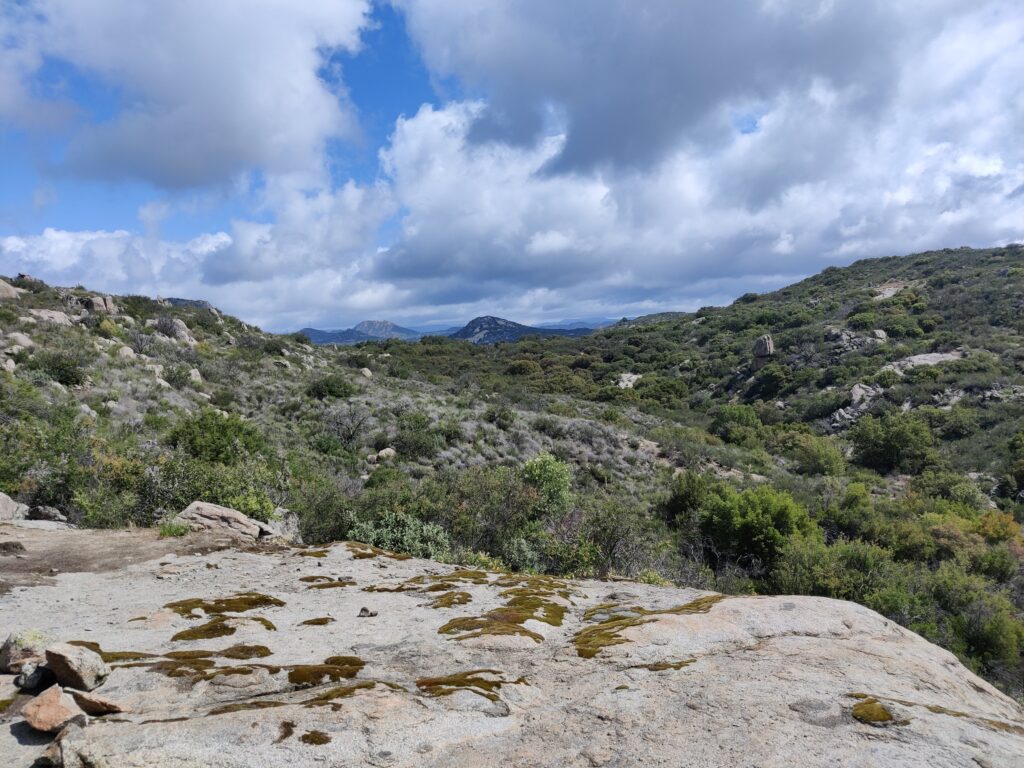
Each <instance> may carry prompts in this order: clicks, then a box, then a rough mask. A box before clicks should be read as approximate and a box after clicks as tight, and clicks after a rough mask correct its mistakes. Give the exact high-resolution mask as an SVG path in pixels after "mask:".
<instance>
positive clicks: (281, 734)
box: [274, 720, 295, 744]
mask: <svg viewBox="0 0 1024 768" xmlns="http://www.w3.org/2000/svg"><path fill="white" fill-rule="evenodd" d="M293 733H295V723H293V722H292V721H291V720H282V721H281V725H280V726H279V729H278V734H277V739H276V740H275V741H274V743H275V744H280V743H281V742H282V741H284V740H285V739H288V738H291V735H292V734H293Z"/></svg>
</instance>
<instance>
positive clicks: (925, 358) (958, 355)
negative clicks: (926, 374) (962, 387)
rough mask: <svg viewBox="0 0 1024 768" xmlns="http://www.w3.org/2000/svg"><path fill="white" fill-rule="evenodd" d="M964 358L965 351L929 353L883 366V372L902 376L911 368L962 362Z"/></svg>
mask: <svg viewBox="0 0 1024 768" xmlns="http://www.w3.org/2000/svg"><path fill="white" fill-rule="evenodd" d="M964 356H965V355H964V351H963V350H962V349H955V350H953V351H952V352H928V353H926V354H923V355H911V356H910V357H905V358H903V359H902V360H896V361H894V362H891V363H889V364H888V365H883V366H882V370H883V371H895V372H896V373H897V374H899V375H900V376H902V375H903V374H904V373H906V372H907V371H909V370H910V369H911V368H918V367H920V366H922V365H938V364H939V363H949V362H952V361H954V360H961V359H963V357H964Z"/></svg>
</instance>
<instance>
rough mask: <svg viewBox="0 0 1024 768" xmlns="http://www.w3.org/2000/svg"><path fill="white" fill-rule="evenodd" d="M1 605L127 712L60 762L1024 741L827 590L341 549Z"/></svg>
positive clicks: (633, 759) (948, 665) (993, 701)
mask: <svg viewBox="0 0 1024 768" xmlns="http://www.w3.org/2000/svg"><path fill="white" fill-rule="evenodd" d="M61 535H64V536H71V535H83V536H84V535H85V532H68V533H62V534H61ZM363 608H366V609H367V611H365V612H363V613H369V614H374V613H375V614H376V615H370V616H364V617H362V618H361V617H360V613H361V609H363ZM0 615H2V616H3V617H4V619H5V622H4V623H5V626H4V629H5V630H7V631H14V630H19V629H29V628H32V629H37V630H40V631H42V632H45V633H46V634H47V635H50V636H52V637H55V638H57V639H60V640H62V641H64V642H72V643H81V644H85V645H86V647H90V648H92V649H93V650H96V651H97V652H99V653H100V654H101V655H102V656H103V658H104V660H105V661H106V662H107V663H108V664H109V665H110V667H111V668H112V672H111V674H110V677H109V678H108V679H107V681H106V682H105V683H104V685H103V686H101V687H100V688H98V689H97V690H96V691H95V694H96V695H98V696H102V697H104V698H105V699H109V700H110V701H113V702H117V703H118V705H119V706H120V707H121V708H123V709H125V710H127V711H125V712H121V713H112V714H110V715H106V716H103V717H93V718H90V722H89V723H88V725H86V726H85V727H83V728H80V729H78V728H76V729H73V730H72V731H71V732H69V733H68V734H66V736H65V738H64V739H63V740H62V741H61V743H60V745H59V751H60V753H61V754H62V756H63V760H64V764H65V765H66V766H97V767H100V766H102V767H104V768H106V767H107V766H110V767H111V768H112V767H113V766H117V767H118V768H122V767H125V768H132V767H135V766H138V767H139V768H141V767H142V766H146V768H152V767H154V766H156V767H159V766H174V767H175V768H183V767H185V766H204V767H210V766H215V767H216V766H221V767H223V768H229V767H230V768H235V767H236V766H237V768H243V767H244V768H252V767H254V766H280V765H289V766H324V765H330V766H365V765H375V766H437V767H438V768H440V767H441V766H445V767H446V768H448V767H451V766H456V767H458V766H490V765H501V766H579V767H581V768H582V767H584V766H688V765H692V766H792V765H800V766H887V765H900V766H905V765H921V766H950V767H952V766H973V767H974V768H977V766H993V767H995V766H1019V765H1021V756H1022V755H1024V713H1022V711H1021V708H1020V707H1019V706H1018V705H1017V704H1016V703H1015V702H1013V701H1012V700H1011V699H1009V698H1007V697H1006V696H1004V695H1002V694H1001V693H999V692H998V691H997V690H995V689H994V688H993V687H992V686H990V685H989V684H988V683H986V682H984V681H983V680H981V679H980V678H978V677H976V676H975V675H973V674H971V673H970V672H969V671H968V670H966V669H965V668H964V667H963V666H962V665H961V664H960V663H959V662H958V661H957V660H956V659H955V658H954V657H953V656H952V655H951V654H949V653H947V652H946V651H944V650H942V649H940V648H937V647H936V646H934V645H931V644H929V643H927V642H926V641H924V640H923V639H921V638H920V637H918V636H917V635H915V634H913V633H911V632H909V631H907V630H905V629H903V628H901V627H899V626H897V625H896V624H893V623H892V622H890V621H888V620H886V619H884V618H883V617H881V616H879V615H878V614H875V613H873V612H872V611H869V610H867V609H865V608H863V607H861V606H858V605H855V604H852V603H845V602H839V601H834V600H827V599H824V598H814V597H724V596H720V595H715V594H712V593H707V592H701V591H697V590H691V589H682V588H665V587H655V586H650V585H643V584H634V583H630V582H600V581H570V580H560V579H550V578H545V577H527V576H518V575H513V574H498V573H487V572H483V571H476V570H467V569H460V568H458V567H457V566H450V565H443V564H438V563H434V562H429V561H423V560H415V559H407V558H404V559H403V558H398V557H395V556H391V555H389V553H384V552H381V551H380V550H374V549H372V548H369V547H366V546H365V545H356V544H349V543H339V544H335V545H333V546H330V547H324V548H319V549H297V548H283V547H279V548H276V549H274V550H268V551H260V550H251V551H238V550H232V549H223V550H218V551H213V552H206V553H194V552H188V551H182V552H178V553H173V552H172V553H164V554H162V555H161V556H159V557H158V558H156V559H151V560H146V561H142V562H128V563H125V564H124V565H123V566H122V567H119V568H117V569H113V570H106V571H102V572H91V573H70V572H66V573H59V574H56V575H54V576H53V577H52V581H51V583H48V584H39V585H25V586H15V587H14V588H13V589H12V590H11V591H10V592H9V593H8V594H6V595H3V596H0ZM12 734H18V735H20V737H21V738H20V739H19V738H14V736H13V735H12ZM29 735H30V734H28V732H26V730H25V724H24V723H23V722H22V721H21V719H20V717H19V716H18V715H11V716H8V720H7V722H5V723H3V724H2V727H0V755H3V756H4V757H5V758H7V760H6V762H4V763H3V764H4V765H8V764H9V765H11V766H28V765H31V764H32V762H33V760H35V759H36V757H37V756H38V755H39V754H40V752H41V750H42V749H43V748H45V744H46V741H45V740H42V741H40V740H39V739H38V738H36V737H35V736H32V738H29Z"/></svg>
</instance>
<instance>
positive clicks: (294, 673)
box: [288, 656, 366, 688]
mask: <svg viewBox="0 0 1024 768" xmlns="http://www.w3.org/2000/svg"><path fill="white" fill-rule="evenodd" d="M365 665H366V662H364V661H363V660H362V659H360V658H359V657H358V656H331V657H330V658H328V659H326V660H325V662H324V663H323V664H300V665H298V666H294V667H290V668H289V669H288V682H290V683H291V684H292V685H296V686H299V687H302V688H308V687H310V686H314V685H321V684H322V683H324V682H325V681H330V682H332V683H336V682H337V681H339V680H344V679H350V678H353V677H355V676H356V675H358V674H359V670H361V669H362V668H363V667H364V666H365Z"/></svg>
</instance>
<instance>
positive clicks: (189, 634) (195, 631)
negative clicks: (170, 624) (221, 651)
mask: <svg viewBox="0 0 1024 768" xmlns="http://www.w3.org/2000/svg"><path fill="white" fill-rule="evenodd" d="M227 622H228V620H227V619H226V618H224V617H223V616H216V617H214V618H212V619H210V620H209V621H208V622H206V623H205V624H200V625H199V626H198V627H192V628H191V629H183V630H181V632H178V633H177V634H175V635H174V636H173V637H171V640H174V641H182V640H209V639H211V638H214V637H227V636H228V635H233V634H235V628H234V627H232V626H231V625H230V624H228V623H227Z"/></svg>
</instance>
